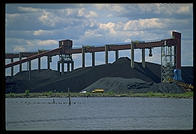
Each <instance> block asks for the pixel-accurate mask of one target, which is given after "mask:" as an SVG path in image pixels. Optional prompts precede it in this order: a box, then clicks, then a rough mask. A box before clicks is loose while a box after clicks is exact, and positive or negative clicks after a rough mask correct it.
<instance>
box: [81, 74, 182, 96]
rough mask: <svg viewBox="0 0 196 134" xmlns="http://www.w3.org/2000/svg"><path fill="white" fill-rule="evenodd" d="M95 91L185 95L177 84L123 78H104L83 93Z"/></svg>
mask: <svg viewBox="0 0 196 134" xmlns="http://www.w3.org/2000/svg"><path fill="white" fill-rule="evenodd" d="M94 89H104V92H110V91H112V92H115V93H127V92H132V93H147V92H156V93H184V92H185V90H184V89H183V88H182V87H180V86H178V85H177V84H175V83H154V82H146V81H143V80H141V79H136V78H131V79H126V78H121V77H104V78H101V79H99V80H98V81H96V82H94V83H93V84H91V85H90V86H88V87H86V88H85V89H83V91H88V92H92V90H94Z"/></svg>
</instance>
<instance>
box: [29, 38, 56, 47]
mask: <svg viewBox="0 0 196 134" xmlns="http://www.w3.org/2000/svg"><path fill="white" fill-rule="evenodd" d="M26 44H27V45H28V46H37V47H38V46H51V45H58V41H56V40H26Z"/></svg>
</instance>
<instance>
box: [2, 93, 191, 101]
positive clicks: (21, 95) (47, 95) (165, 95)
mask: <svg viewBox="0 0 196 134" xmlns="http://www.w3.org/2000/svg"><path fill="white" fill-rule="evenodd" d="M70 96H71V97H149V98H151V97H159V98H190V99H192V98H193V92H185V93H153V92H147V93H111V92H105V93H74V92H71V93H70ZM53 97H59V98H62V97H68V93H62V92H51V91H49V92H42V93H8V94H5V98H53Z"/></svg>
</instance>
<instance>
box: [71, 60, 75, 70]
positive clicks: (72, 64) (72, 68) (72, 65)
mask: <svg viewBox="0 0 196 134" xmlns="http://www.w3.org/2000/svg"><path fill="white" fill-rule="evenodd" d="M73 70H74V62H71V71H73Z"/></svg>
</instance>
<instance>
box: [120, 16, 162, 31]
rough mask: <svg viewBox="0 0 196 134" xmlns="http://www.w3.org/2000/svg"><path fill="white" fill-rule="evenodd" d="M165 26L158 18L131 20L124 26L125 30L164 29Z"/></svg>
mask: <svg viewBox="0 0 196 134" xmlns="http://www.w3.org/2000/svg"><path fill="white" fill-rule="evenodd" d="M164 27H165V24H164V23H162V22H161V20H160V19H158V18H151V19H139V20H130V21H128V22H127V23H125V25H124V28H123V29H124V30H142V29H150V28H164Z"/></svg>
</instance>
